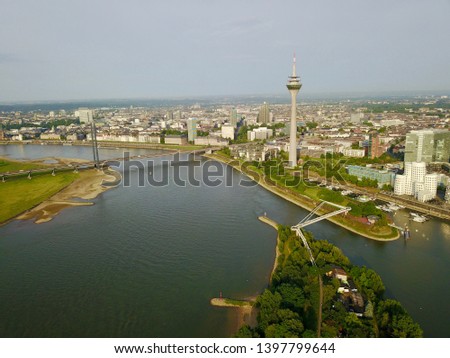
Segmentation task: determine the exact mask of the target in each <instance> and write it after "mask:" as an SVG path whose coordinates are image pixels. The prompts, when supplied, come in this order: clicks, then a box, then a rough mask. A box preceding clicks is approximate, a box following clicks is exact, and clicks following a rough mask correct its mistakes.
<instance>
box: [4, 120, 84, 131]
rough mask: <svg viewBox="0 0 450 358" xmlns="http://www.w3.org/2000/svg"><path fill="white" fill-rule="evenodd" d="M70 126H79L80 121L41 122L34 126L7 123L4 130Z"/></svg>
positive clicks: (32, 124)
mask: <svg viewBox="0 0 450 358" xmlns="http://www.w3.org/2000/svg"><path fill="white" fill-rule="evenodd" d="M71 124H80V120H79V119H78V118H77V119H71V118H66V119H55V120H51V121H46V122H42V123H40V124H34V123H24V124H13V123H7V124H5V125H4V129H5V130H11V129H20V128H22V127H35V128H38V127H40V128H47V129H51V128H53V127H55V128H56V127H58V126H70V125H71Z"/></svg>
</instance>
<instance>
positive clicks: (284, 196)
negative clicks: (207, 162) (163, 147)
mask: <svg viewBox="0 0 450 358" xmlns="http://www.w3.org/2000/svg"><path fill="white" fill-rule="evenodd" d="M204 157H206V158H209V159H213V160H217V161H219V162H221V163H224V164H227V165H230V166H231V167H232V168H234V169H236V170H238V171H239V172H241V173H242V174H244V175H245V176H247V177H249V178H250V179H252V180H254V181H255V182H256V183H257V184H258V185H260V186H261V187H263V188H264V189H266V190H268V191H270V192H271V193H273V194H275V195H278V196H279V197H281V198H283V199H285V200H287V201H290V202H291V203H293V204H295V205H297V206H300V207H301V208H303V209H307V210H312V209H313V207H311V206H307V205H305V204H304V203H302V202H301V201H299V200H296V199H295V198H292V197H290V196H288V195H286V194H285V193H283V192H282V191H280V190H279V189H278V188H276V187H273V186H271V185H268V184H266V183H265V182H264V181H263V180H259V181H256V180H255V179H254V178H253V177H250V176H248V175H247V174H246V173H244V172H243V171H242V170H241V169H240V168H239V167H236V166H235V165H232V164H230V163H229V161H231V159H230V160H229V161H226V160H225V159H224V158H221V157H219V156H216V155H211V154H205V155H204ZM305 199H307V200H310V201H312V199H311V198H308V197H305ZM326 220H328V221H331V222H332V223H333V224H336V225H338V226H340V227H342V228H344V229H346V230H348V231H351V232H353V233H355V234H357V235H360V236H363V237H365V238H367V239H370V240H375V241H382V242H389V241H395V240H398V239H399V238H400V236H401V235H400V233H399V232H398V231H397V236H396V237H394V238H389V239H384V238H380V237H376V236H372V235H370V234H366V233H361V232H359V231H357V230H354V229H352V228H350V227H348V226H346V225H345V224H342V223H340V222H339V221H337V220H336V219H335V218H334V217H330V218H327V219H326Z"/></svg>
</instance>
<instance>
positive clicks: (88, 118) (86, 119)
mask: <svg viewBox="0 0 450 358" xmlns="http://www.w3.org/2000/svg"><path fill="white" fill-rule="evenodd" d="M78 117H79V118H80V123H91V122H92V121H93V120H94V119H93V118H94V115H93V112H92V110H90V109H88V108H79V109H78Z"/></svg>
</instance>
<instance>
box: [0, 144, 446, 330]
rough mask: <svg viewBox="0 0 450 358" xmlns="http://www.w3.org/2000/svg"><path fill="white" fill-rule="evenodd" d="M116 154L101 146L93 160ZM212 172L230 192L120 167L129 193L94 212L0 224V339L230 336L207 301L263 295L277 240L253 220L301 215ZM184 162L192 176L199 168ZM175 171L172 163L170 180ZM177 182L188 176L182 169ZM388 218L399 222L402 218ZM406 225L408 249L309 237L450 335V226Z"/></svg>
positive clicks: (32, 150) (58, 151) (40, 149)
mask: <svg viewBox="0 0 450 358" xmlns="http://www.w3.org/2000/svg"><path fill="white" fill-rule="evenodd" d="M122 151H123V149H120V150H119V149H102V150H101V151H100V157H101V158H116V157H118V156H120V155H121V152H122ZM129 152H130V153H131V155H145V154H149V153H151V151H149V150H145V149H142V150H139V149H132V150H129ZM118 154H119V155H118ZM91 155H92V152H91V149H90V148H89V147H77V146H50V145H48V146H39V145H8V146H0V156H9V157H11V158H15V159H36V158H44V157H45V158H48V157H69V158H84V159H90V158H91ZM167 158H170V156H168V157H167ZM163 160H164V158H158V159H156V160H155V166H154V168H153V170H152V175H153V176H154V177H155V178H159V177H160V175H161V171H162V170H165V169H164V168H165V166H164V165H163V164H162V161H163ZM203 162H205V161H203ZM214 163H215V166H216V167H217V168H219V170H223V171H224V172H226V173H228V176H227V178H228V179H229V180H232V183H233V184H232V185H225V184H222V185H219V186H215V187H208V186H206V185H204V184H202V185H200V186H199V187H194V186H192V185H189V184H188V185H187V186H185V187H181V186H177V185H175V183H173V181H170V183H169V185H167V186H162V187H155V186H150V185H148V184H146V185H145V186H143V187H140V186H139V185H138V173H139V171H138V170H136V169H134V168H132V169H130V170H127V169H124V168H120V170H121V171H122V172H123V173H124V174H125V173H129V175H130V183H131V185H130V187H123V186H119V187H117V188H114V189H112V190H109V191H107V192H105V193H103V194H101V195H100V196H99V197H98V198H96V199H95V200H94V202H95V205H93V206H87V207H74V208H68V209H65V210H64V211H63V212H62V213H60V214H59V215H58V216H57V217H56V218H55V219H54V220H52V221H51V222H49V223H45V224H41V225H36V224H34V223H32V222H30V221H13V222H11V223H9V224H7V225H5V226H3V227H0V301H1V305H0V336H2V337H227V336H229V335H230V332H231V331H232V330H233V329H234V327H235V324H236V322H235V317H234V313H233V311H232V310H227V309H223V308H220V307H212V306H210V304H209V300H210V298H211V297H214V296H217V295H218V294H219V292H220V291H222V292H223V295H224V296H227V297H233V298H246V297H249V296H254V295H257V294H258V293H259V292H260V291H261V290H262V289H264V287H266V286H267V283H268V280H269V275H270V271H271V268H272V265H273V259H274V255H275V252H274V251H275V250H274V249H275V237H276V233H275V231H274V230H273V229H272V228H271V227H269V226H267V225H266V224H264V223H262V222H260V221H259V220H258V219H257V217H258V216H259V215H261V214H263V213H264V212H266V213H267V215H268V216H269V217H271V218H272V219H274V220H276V221H278V222H280V223H283V224H289V225H290V224H294V223H297V222H298V221H299V220H300V219H301V218H302V217H303V216H304V215H305V214H306V211H305V210H303V209H301V208H299V207H297V206H295V205H293V204H292V203H289V202H286V201H284V200H283V199H281V198H279V197H277V196H276V195H274V194H272V193H270V192H268V191H266V190H264V189H263V188H261V187H259V186H251V187H248V186H242V185H239V182H240V181H241V180H246V178H245V177H244V176H243V175H242V174H240V173H238V172H237V171H235V170H231V169H230V168H227V167H225V166H224V165H222V164H220V163H217V162H214ZM189 165H190V166H191V167H192V168H194V173H195V175H196V178H200V177H201V175H202V172H201V168H200V167H199V166H194V164H193V163H192V162H191V163H190V164H189ZM173 170H174V167H172V166H169V173H170V176H171V177H173ZM181 173H182V174H181V176H182V177H183V175H187V174H186V168H185V167H182V168H181ZM0 184H1V183H0ZM0 200H1V198H0ZM394 219H395V221H396V223H397V224H404V223H405V222H406V221H407V220H408V218H407V213H406V212H405V211H399V212H397V213H396V214H395V216H394ZM410 227H411V232H412V239H411V240H409V241H407V242H405V241H404V240H397V241H394V242H389V243H382V242H376V241H372V240H369V239H365V238H363V237H361V236H358V235H356V234H353V233H350V232H347V231H346V230H344V229H342V228H340V227H338V226H335V225H333V224H331V223H329V222H327V221H323V222H320V223H316V224H314V225H312V226H311V227H309V228H308V230H309V231H311V232H312V233H313V234H314V236H315V237H316V238H317V239H327V240H329V241H330V242H332V243H333V244H335V245H337V246H338V247H339V248H341V249H342V250H343V252H344V253H345V254H346V255H347V256H348V257H349V258H350V260H351V261H352V262H353V263H355V264H358V265H366V266H368V267H370V268H372V269H374V270H376V271H377V272H378V273H379V274H380V275H381V277H382V279H383V282H384V283H385V285H386V287H387V292H386V295H387V296H388V297H393V298H395V299H398V300H399V301H400V302H401V303H402V304H403V306H404V307H405V308H406V309H407V310H408V312H409V313H410V314H411V315H412V317H413V318H414V319H415V320H417V321H418V322H419V323H420V325H421V326H422V328H423V329H424V332H425V336H426V337H449V336H450V327H449V326H448V318H447V314H446V313H445V312H448V311H449V308H450V303H449V302H448V300H447V298H448V297H449V294H450V287H449V284H448V277H449V275H450V265H449V254H450V223H449V222H447V221H442V220H437V219H431V220H430V221H428V222H426V223H410ZM416 230H417V231H416Z"/></svg>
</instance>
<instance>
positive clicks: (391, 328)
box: [377, 299, 423, 338]
mask: <svg viewBox="0 0 450 358" xmlns="http://www.w3.org/2000/svg"><path fill="white" fill-rule="evenodd" d="M377 318H378V319H377V320H378V327H379V328H380V337H388V338H389V337H392V338H398V337H405V338H419V337H422V336H423V331H422V329H421V328H420V326H419V325H418V324H417V323H415V322H414V321H413V320H412V318H411V317H410V316H409V315H408V313H407V312H406V311H405V309H404V308H403V307H402V305H401V304H400V302H398V301H395V300H391V299H387V300H384V301H380V302H379V304H378V309H377Z"/></svg>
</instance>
